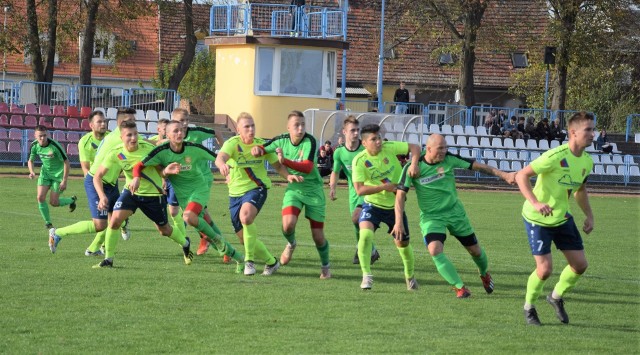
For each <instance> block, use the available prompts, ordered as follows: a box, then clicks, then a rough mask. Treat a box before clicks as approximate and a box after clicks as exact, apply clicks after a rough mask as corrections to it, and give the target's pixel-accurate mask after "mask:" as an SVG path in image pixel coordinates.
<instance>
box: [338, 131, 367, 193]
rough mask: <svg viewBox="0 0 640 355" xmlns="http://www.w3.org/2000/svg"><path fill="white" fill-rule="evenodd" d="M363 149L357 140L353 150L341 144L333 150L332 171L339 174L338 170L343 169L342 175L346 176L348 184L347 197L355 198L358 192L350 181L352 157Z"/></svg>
mask: <svg viewBox="0 0 640 355" xmlns="http://www.w3.org/2000/svg"><path fill="white" fill-rule="evenodd" d="M363 150H364V146H363V145H362V142H361V141H358V146H357V147H356V148H355V149H354V150H349V149H348V148H347V147H346V146H344V145H341V146H339V147H338V148H336V150H335V151H334V152H333V172H334V173H336V174H338V176H339V174H340V171H342V170H344V175H345V176H346V177H347V184H348V185H349V198H350V199H353V198H357V197H358V194H357V193H356V189H355V188H353V183H351V179H352V177H351V175H352V174H353V167H352V166H351V163H353V158H355V157H356V155H358V153H360V152H361V151H363Z"/></svg>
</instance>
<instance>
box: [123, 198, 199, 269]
mask: <svg viewBox="0 0 640 355" xmlns="http://www.w3.org/2000/svg"><path fill="white" fill-rule="evenodd" d="M135 198H136V200H137V201H138V206H139V207H140V210H141V211H142V213H144V215H145V216H147V218H149V219H150V220H152V221H153V223H154V224H155V225H156V229H157V230H158V232H160V234H162V235H163V236H165V237H168V238H169V239H171V240H173V241H174V242H176V243H177V244H178V245H179V246H180V247H181V248H182V254H183V257H184V263H185V264H187V265H191V261H192V260H193V253H192V252H191V241H190V240H189V238H187V237H186V236H185V234H184V233H182V231H181V230H180V229H178V228H173V227H172V226H171V224H170V223H169V219H168V216H167V200H166V196H156V197H140V196H135ZM183 225H184V224H183Z"/></svg>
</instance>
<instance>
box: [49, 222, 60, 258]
mask: <svg viewBox="0 0 640 355" xmlns="http://www.w3.org/2000/svg"><path fill="white" fill-rule="evenodd" d="M61 239H62V238H60V237H59V236H58V235H56V229H55V228H51V229H49V250H51V253H52V254H53V253H55V252H56V249H58V243H60V240H61Z"/></svg>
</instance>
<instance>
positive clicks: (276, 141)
mask: <svg viewBox="0 0 640 355" xmlns="http://www.w3.org/2000/svg"><path fill="white" fill-rule="evenodd" d="M276 148H282V154H283V156H284V157H285V158H286V159H289V160H291V161H294V162H303V161H305V160H306V161H310V162H312V165H313V167H312V168H311V172H309V173H303V172H300V171H297V170H293V169H291V168H287V169H288V170H289V173H290V174H292V175H300V176H302V177H303V178H304V181H303V182H296V183H290V184H288V185H287V190H297V191H301V192H304V191H309V190H312V191H315V190H317V189H318V188H320V189H321V188H322V185H323V181H322V177H321V176H320V172H318V167H317V166H316V164H317V162H318V142H317V141H316V139H315V138H314V137H313V136H312V135H310V134H309V133H305V134H304V137H302V140H301V141H300V142H299V143H298V144H296V145H294V144H293V143H292V142H291V136H290V135H289V134H288V133H285V134H282V135H279V136H277V137H275V138H273V139H272V140H270V141H268V142H267V143H265V145H264V150H265V152H266V153H275V151H276Z"/></svg>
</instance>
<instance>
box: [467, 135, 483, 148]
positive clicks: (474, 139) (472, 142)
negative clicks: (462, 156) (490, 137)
mask: <svg viewBox="0 0 640 355" xmlns="http://www.w3.org/2000/svg"><path fill="white" fill-rule="evenodd" d="M467 145H468V146H469V147H479V146H480V143H478V137H476V136H473V137H469V141H468V142H467Z"/></svg>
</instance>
